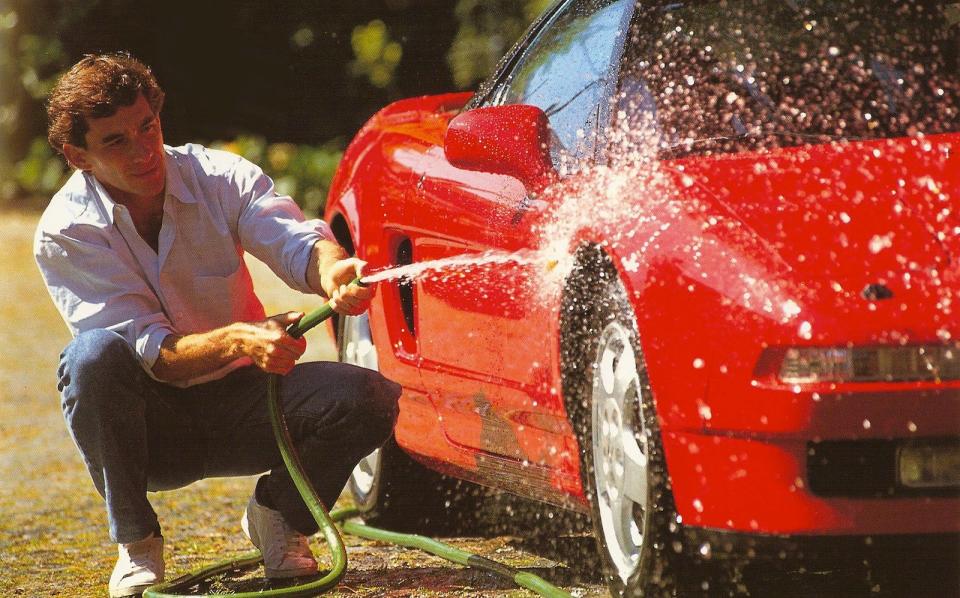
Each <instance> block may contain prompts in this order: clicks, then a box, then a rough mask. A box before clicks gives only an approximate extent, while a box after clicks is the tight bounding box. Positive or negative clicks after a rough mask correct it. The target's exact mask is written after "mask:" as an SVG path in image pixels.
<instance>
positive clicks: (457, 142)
mask: <svg viewBox="0 0 960 598" xmlns="http://www.w3.org/2000/svg"><path fill="white" fill-rule="evenodd" d="M443 149H444V153H446V156H447V161H449V162H450V164H451V165H453V166H455V167H457V168H462V169H464V170H477V171H481V172H490V173H494V174H505V175H509V176H512V177H514V178H517V179H519V180H520V182H522V183H523V185H524V186H525V187H526V188H527V191H530V192H535V191H539V190H541V189H543V188H544V187H545V186H547V185H548V184H549V183H550V182H551V181H552V180H554V178H555V177H556V171H555V170H554V167H553V162H552V161H551V160H550V125H549V122H548V120H547V115H546V114H545V113H544V112H543V110H541V109H539V108H537V107H536V106H527V105H523V104H511V105H507V106H490V107H487V108H477V109H474V110H468V111H466V112H463V113H461V114H459V115H457V116H456V117H454V118H453V120H451V121H450V124H449V126H448V127H447V133H446V137H445V139H444V144H443Z"/></svg>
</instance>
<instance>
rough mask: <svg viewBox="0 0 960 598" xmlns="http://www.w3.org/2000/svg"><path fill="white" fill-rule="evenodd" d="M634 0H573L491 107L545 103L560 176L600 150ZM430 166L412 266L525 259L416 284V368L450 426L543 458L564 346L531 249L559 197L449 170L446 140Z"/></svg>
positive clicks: (526, 456)
mask: <svg viewBox="0 0 960 598" xmlns="http://www.w3.org/2000/svg"><path fill="white" fill-rule="evenodd" d="M633 6H634V0H606V1H587V0H571V1H568V2H566V3H564V4H563V5H561V6H560V7H558V8H557V9H556V11H555V12H554V14H553V15H552V16H551V17H550V18H548V19H547V20H546V21H544V22H543V24H542V26H541V27H540V28H539V29H538V30H537V31H535V32H533V33H532V37H531V39H530V40H529V41H528V43H527V45H526V47H525V49H524V50H523V51H522V52H521V53H520V54H519V55H518V56H517V57H516V58H515V59H514V62H513V64H512V65H511V66H510V67H509V68H508V69H507V70H506V71H505V72H504V73H502V74H501V75H500V77H499V79H498V81H496V82H495V85H493V86H492V88H491V92H490V93H489V94H488V95H487V96H486V100H485V102H483V104H485V105H499V104H532V105H535V106H537V107H539V108H541V109H542V110H544V112H546V114H547V115H548V118H549V122H550V127H551V130H552V135H553V141H554V143H553V146H552V147H551V156H552V159H553V162H554V165H555V167H556V168H557V170H558V172H559V173H560V174H561V176H570V175H573V174H575V173H576V172H577V171H578V170H579V168H580V167H581V166H582V165H583V164H584V163H585V162H589V161H590V160H592V159H593V157H594V153H595V151H596V147H597V140H598V137H599V135H600V133H601V131H602V128H603V127H602V126H600V125H601V123H605V122H607V120H608V118H609V106H610V101H611V98H612V95H613V93H614V90H615V87H616V81H615V78H616V71H617V65H618V63H619V59H620V56H621V53H622V48H623V41H624V39H625V37H626V34H627V27H628V23H629V21H630V16H631V14H632V12H633ZM423 167H424V173H425V175H424V178H423V180H422V182H421V185H420V187H421V190H422V193H423V194H424V196H425V198H426V202H427V203H428V204H429V205H431V206H432V209H431V212H432V213H431V221H432V224H431V226H430V227H428V228H429V230H424V231H421V233H420V235H419V236H418V238H417V240H416V241H415V244H416V245H415V248H414V254H415V256H416V261H418V262H421V261H425V260H432V259H442V258H449V257H452V256H458V255H462V254H474V255H476V254H483V253H484V252H499V253H498V255H503V254H511V255H512V256H513V257H514V258H516V261H510V260H509V259H507V260H506V261H503V262H498V261H494V262H493V263H490V264H486V265H484V264H477V265H474V266H470V267H468V268H462V269H458V270H450V271H439V272H437V273H436V275H435V276H432V277H428V278H426V279H422V280H421V281H419V282H418V284H419V289H418V291H419V296H418V299H419V313H418V315H419V326H420V334H419V336H420V339H421V352H422V358H423V361H422V370H421V371H422V375H423V378H424V383H425V384H426V386H427V388H428V389H429V392H430V393H431V398H432V399H433V400H434V401H435V402H436V406H437V409H438V411H439V412H440V415H441V417H442V426H443V429H444V431H445V433H446V434H447V436H448V437H449V438H450V439H451V440H452V441H454V442H456V443H458V444H460V445H463V446H466V447H470V448H472V449H480V450H482V451H485V452H487V453H495V454H498V455H502V456H506V457H510V458H512V459H518V460H523V461H529V462H532V463H538V462H545V461H547V460H548V457H547V456H546V455H544V454H542V453H543V452H544V451H549V450H550V447H556V443H557V442H559V438H560V436H561V435H562V433H563V432H565V430H566V427H565V426H566V420H565V418H564V415H563V414H564V411H563V409H562V407H561V405H560V404H559V403H560V398H559V392H558V389H555V388H552V387H551V385H552V377H553V376H552V374H551V372H550V371H549V370H548V368H549V364H550V363H551V352H555V351H556V350H557V349H558V347H556V334H555V330H556V327H557V313H556V307H555V302H550V301H544V300H543V297H542V296H540V295H539V294H538V293H539V287H540V282H539V281H540V279H541V278H540V276H541V274H542V272H540V271H538V270H542V269H543V263H542V262H540V263H536V264H534V263H528V262H526V261H525V256H526V255H528V254H529V252H531V251H532V250H535V249H537V248H538V247H539V244H540V238H539V235H538V233H536V232H535V227H536V225H537V223H538V222H539V221H540V220H541V219H542V218H543V216H544V213H545V211H546V210H547V208H548V206H549V201H550V200H549V199H547V200H544V198H540V197H536V196H533V195H531V194H529V193H528V190H527V189H525V188H524V186H523V185H522V184H521V183H520V181H518V180H516V179H513V178H511V177H508V176H505V175H497V174H490V173H483V172H476V171H468V170H461V169H457V168H454V167H453V166H451V165H450V164H449V163H448V162H447V161H446V158H445V156H444V152H443V148H442V147H440V146H439V145H438V146H437V147H433V148H430V149H429V150H428V151H427V152H426V153H425V155H424V162H423ZM545 197H546V196H545ZM521 431H522V434H521ZM554 452H556V451H554Z"/></svg>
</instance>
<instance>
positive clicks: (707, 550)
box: [698, 542, 713, 559]
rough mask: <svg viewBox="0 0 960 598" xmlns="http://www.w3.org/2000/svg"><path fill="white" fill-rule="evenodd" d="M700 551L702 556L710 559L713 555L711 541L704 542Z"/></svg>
mask: <svg viewBox="0 0 960 598" xmlns="http://www.w3.org/2000/svg"><path fill="white" fill-rule="evenodd" d="M698 552H699V553H700V556H702V557H703V558H705V559H708V558H710V557H711V556H713V549H712V548H711V546H710V542H704V543H703V544H701V545H700V550H699V551H698Z"/></svg>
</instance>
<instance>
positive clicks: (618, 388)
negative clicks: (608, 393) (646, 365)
mask: <svg viewBox="0 0 960 598" xmlns="http://www.w3.org/2000/svg"><path fill="white" fill-rule="evenodd" d="M625 340H626V339H624V341H625ZM613 379H614V388H613V394H614V396H615V397H617V398H618V399H619V400H621V401H623V399H625V398H626V397H627V394H628V393H629V392H630V386H631V385H632V384H635V382H636V379H637V361H636V359H635V358H634V356H633V349H632V348H631V347H630V345H629V344H628V343H626V342H624V343H623V344H622V345H621V351H620V354H619V355H618V356H617V369H616V371H615V372H614V373H613Z"/></svg>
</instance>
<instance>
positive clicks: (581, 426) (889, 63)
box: [326, 0, 960, 595]
mask: <svg viewBox="0 0 960 598" xmlns="http://www.w3.org/2000/svg"><path fill="white" fill-rule="evenodd" d="M958 23H960V4H958V3H956V2H942V1H936V0H876V1H869V0H831V1H826V0H777V1H774V0H723V1H712V2H711V1H707V2H688V1H653V0H651V1H645V0H644V1H640V2H637V1H635V0H563V1H560V2H558V3H556V5H555V6H553V7H552V8H550V9H549V10H548V11H547V12H546V13H545V14H544V15H542V16H541V17H540V18H539V19H538V20H537V21H536V22H535V23H534V24H533V25H532V27H531V28H530V30H529V32H528V33H527V34H526V35H525V36H524V38H523V39H522V40H521V41H520V42H519V43H518V44H517V45H516V47H515V48H514V50H513V51H512V52H511V53H510V54H508V56H507V57H506V58H505V59H504V60H503V62H502V63H501V66H500V67H499V69H498V71H497V72H496V74H495V75H494V76H493V77H492V78H490V79H489V81H487V82H486V83H485V84H483V86H482V87H481V88H480V90H479V91H477V92H476V93H456V94H448V95H441V96H432V97H421V98H413V99H408V100H403V101H399V102H396V103H394V104H391V105H389V106H387V107H386V108H384V109H383V110H382V111H380V112H379V113H377V114H376V115H375V116H374V117H373V118H372V119H371V120H370V121H369V122H368V123H367V124H366V125H365V126H364V127H363V129H362V130H361V131H360V132H359V133H358V135H357V136H356V138H355V139H354V141H353V142H352V143H351V145H350V146H349V148H348V150H347V152H346V155H345V156H344V160H343V163H342V165H341V166H340V168H339V171H338V173H337V176H336V178H335V180H334V183H333V185H332V188H331V193H330V200H329V203H328V207H327V210H326V218H327V220H328V221H329V222H330V223H331V224H332V227H333V230H334V231H335V232H336V234H337V235H338V237H339V240H340V241H341V243H342V244H343V245H344V246H346V247H348V248H349V249H351V250H352V251H355V253H356V254H357V255H359V256H360V257H362V258H363V259H365V260H367V261H368V262H369V264H370V270H371V272H376V271H377V270H380V269H384V268H388V267H392V266H398V265H399V266H403V265H410V266H409V267H408V268H406V269H405V270H401V273H403V274H405V276H403V277H401V278H391V279H389V280H387V281H386V282H384V283H383V284H382V286H381V288H380V291H379V293H378V296H377V298H376V300H375V301H374V303H373V306H372V308H371V310H370V312H369V316H362V317H359V318H342V319H341V320H340V322H339V323H338V335H337V336H338V343H339V348H340V354H341V358H342V359H343V360H345V361H349V362H353V363H357V364H360V365H364V366H366V367H371V368H379V369H380V370H381V371H382V372H383V373H384V374H386V375H387V376H388V377H390V378H392V379H394V380H396V381H398V382H399V383H401V384H402V385H403V387H404V394H403V398H402V399H401V403H400V404H401V413H400V419H399V423H398V424H397V428H396V435H395V444H393V443H391V444H389V445H388V446H386V447H384V448H383V449H382V450H381V451H379V452H378V453H376V454H374V455H371V456H370V458H368V459H367V460H366V461H364V462H363V463H361V465H360V466H359V467H358V468H357V470H356V472H355V474H354V477H353V479H352V482H351V487H352V489H353V492H354V496H355V498H356V500H357V502H358V503H359V504H360V505H361V507H362V508H364V509H366V511H367V513H368V519H369V520H371V521H372V522H376V523H380V524H381V525H387V526H389V525H395V526H407V527H409V526H411V525H414V524H413V522H414V521H426V522H432V523H435V524H442V522H443V519H444V518H445V517H447V516H448V515H447V514H446V510H445V507H449V506H450V505H451V504H454V503H455V501H454V502H451V501H452V500H453V499H452V498H451V496H452V495H448V494H445V493H443V492H440V491H438V490H437V489H436V488H435V487H434V484H437V483H440V484H448V485H449V480H450V479H451V477H452V478H457V479H462V480H468V481H471V482H477V483H479V484H482V485H486V486H492V487H495V488H499V489H502V490H507V491H509V492H512V493H516V494H520V495H524V496H527V497H532V498H535V499H537V500H539V501H543V502H545V503H551V504H553V505H559V506H562V507H565V508H568V509H572V510H575V511H581V512H584V513H589V514H590V515H591V519H592V521H593V526H594V530H595V534H596V539H597V544H598V546H599V550H600V554H601V557H602V560H603V563H604V566H605V572H606V577H607V580H608V583H609V585H610V588H611V591H612V592H613V593H614V594H615V595H622V594H633V593H635V592H638V591H641V592H642V591H644V590H648V589H652V588H657V587H662V584H664V583H667V581H668V580H669V576H668V575H667V573H669V571H670V569H671V567H672V566H673V565H672V562H673V561H674V559H675V556H676V553H677V552H681V553H686V552H691V550H688V549H690V548H692V552H694V553H696V552H699V553H701V554H702V555H704V556H709V553H711V552H712V553H714V554H716V553H717V552H719V551H723V550H732V548H731V547H735V546H739V545H740V544H738V542H739V541H740V540H743V539H746V541H747V546H748V549H749V550H752V551H753V553H754V554H756V553H758V552H762V551H764V550H766V546H767V544H765V543H764V541H765V540H772V539H775V540H777V541H778V542H781V543H789V542H800V541H803V540H812V539H816V538H819V539H820V540H823V539H824V538H826V539H827V540H828V541H837V542H839V541H841V540H842V539H843V538H841V537H846V539H847V541H850V542H852V543H853V544H857V543H859V544H860V545H862V544H864V543H866V544H870V543H872V542H876V543H882V542H883V541H885V540H888V539H891V538H892V539H896V538H904V537H907V536H911V537H916V536H919V537H920V538H921V540H922V541H934V540H937V539H939V540H943V539H946V540H947V544H948V545H950V544H952V545H953V546H956V539H957V537H958V536H957V534H958V533H960V343H958V340H960V135H958V133H957V131H958V129H960V74H958V63H960V57H958V52H960V39H958V28H960V25H958ZM394 274H396V273H394ZM384 276H391V274H390V273H389V272H387V273H386V274H385V275H384ZM440 474H443V476H442V477H441V476H440ZM451 516H452V515H451ZM734 539H736V540H737V542H734ZM665 580H667V581H665Z"/></svg>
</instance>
